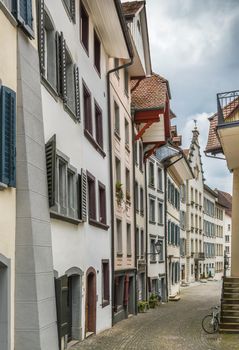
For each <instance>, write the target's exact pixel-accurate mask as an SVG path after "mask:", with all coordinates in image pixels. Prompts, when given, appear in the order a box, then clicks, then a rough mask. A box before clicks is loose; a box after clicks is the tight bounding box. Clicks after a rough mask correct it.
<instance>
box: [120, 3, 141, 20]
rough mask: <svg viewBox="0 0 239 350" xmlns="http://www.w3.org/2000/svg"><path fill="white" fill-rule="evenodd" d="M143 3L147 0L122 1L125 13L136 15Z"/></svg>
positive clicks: (126, 14)
mask: <svg viewBox="0 0 239 350" xmlns="http://www.w3.org/2000/svg"><path fill="white" fill-rule="evenodd" d="M143 5H145V1H128V2H124V3H122V8H123V12H124V15H125V16H134V15H135V14H136V13H137V12H138V11H139V9H140V8H141V7H142V6H143Z"/></svg>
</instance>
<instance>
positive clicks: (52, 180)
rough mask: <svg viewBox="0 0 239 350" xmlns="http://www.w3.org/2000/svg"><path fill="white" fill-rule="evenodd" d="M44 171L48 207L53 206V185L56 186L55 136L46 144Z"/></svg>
mask: <svg viewBox="0 0 239 350" xmlns="http://www.w3.org/2000/svg"><path fill="white" fill-rule="evenodd" d="M46 171H47V184H48V200H49V207H52V206H53V205H55V184H56V135H53V136H52V138H51V139H50V140H49V141H48V142H47V144H46Z"/></svg>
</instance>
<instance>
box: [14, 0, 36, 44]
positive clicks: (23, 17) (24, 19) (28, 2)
mask: <svg viewBox="0 0 239 350" xmlns="http://www.w3.org/2000/svg"><path fill="white" fill-rule="evenodd" d="M12 13H13V15H14V16H15V17H16V19H17V20H18V22H19V23H20V25H21V27H22V28H23V30H24V31H25V32H26V33H27V34H28V35H29V36H30V37H31V38H33V37H34V32H33V17H32V0H13V5H12Z"/></svg>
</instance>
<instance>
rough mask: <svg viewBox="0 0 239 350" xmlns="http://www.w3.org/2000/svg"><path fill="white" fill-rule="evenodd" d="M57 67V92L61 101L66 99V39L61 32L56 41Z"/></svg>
mask: <svg viewBox="0 0 239 350" xmlns="http://www.w3.org/2000/svg"><path fill="white" fill-rule="evenodd" d="M58 69H59V80H58V83H59V85H58V92H59V95H60V96H61V98H62V99H63V102H66V101H67V85H66V41H65V39H64V37H63V33H62V32H61V34H60V35H59V43H58Z"/></svg>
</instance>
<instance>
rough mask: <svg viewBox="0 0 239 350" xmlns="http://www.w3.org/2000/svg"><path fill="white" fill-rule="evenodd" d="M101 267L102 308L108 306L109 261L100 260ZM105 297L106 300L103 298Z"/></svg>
mask: <svg viewBox="0 0 239 350" xmlns="http://www.w3.org/2000/svg"><path fill="white" fill-rule="evenodd" d="M105 265H106V267H107V268H106V276H105ZM101 266H102V308H104V307H105V306H107V305H109V304H110V262H109V259H102V260H101ZM105 297H106V298H105Z"/></svg>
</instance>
